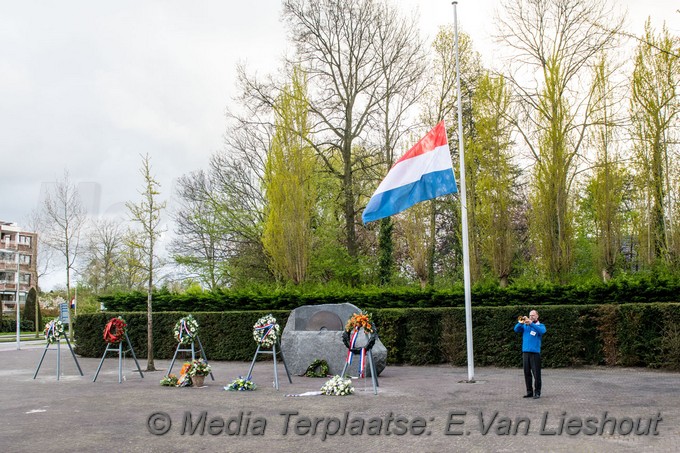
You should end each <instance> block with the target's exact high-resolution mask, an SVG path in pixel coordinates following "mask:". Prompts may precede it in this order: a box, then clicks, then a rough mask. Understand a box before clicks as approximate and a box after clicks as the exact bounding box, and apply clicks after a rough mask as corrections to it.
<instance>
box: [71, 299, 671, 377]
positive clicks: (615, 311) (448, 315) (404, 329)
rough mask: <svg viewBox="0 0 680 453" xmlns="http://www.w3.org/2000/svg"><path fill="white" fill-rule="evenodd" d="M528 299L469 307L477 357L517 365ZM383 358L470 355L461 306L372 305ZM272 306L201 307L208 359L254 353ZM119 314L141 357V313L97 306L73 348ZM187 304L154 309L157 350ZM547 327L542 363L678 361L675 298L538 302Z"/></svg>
mask: <svg viewBox="0 0 680 453" xmlns="http://www.w3.org/2000/svg"><path fill="white" fill-rule="evenodd" d="M530 308H532V307H529V306H526V305H522V306H519V305H518V306H509V307H475V308H473V314H472V325H473V345H474V354H475V364H476V365H479V366H501V367H518V366H521V354H520V351H521V337H520V335H519V334H516V333H515V332H514V331H513V326H514V324H515V322H516V319H517V316H518V315H519V314H526V313H528V311H529V310H530ZM371 312H372V313H373V316H374V318H375V323H376V325H377V326H378V329H379V334H380V339H381V341H382V342H383V343H384V344H385V346H386V347H387V350H388V363H390V364H412V365H427V364H439V363H451V364H453V365H457V366H464V365H465V364H466V363H467V352H466V351H467V349H466V342H465V341H466V333H465V311H464V309H463V308H457V307H452V308H424V309H423V308H411V309H406V308H399V309H394V308H390V309H376V310H371ZM267 313H272V314H273V315H274V316H275V317H276V318H277V320H278V321H279V323H280V324H281V327H282V329H283V327H284V326H285V323H286V320H287V318H288V314H289V311H285V310H278V311H271V312H250V311H248V312H199V313H194V316H195V317H196V319H197V320H198V322H199V325H200V338H201V342H202V343H203V345H204V347H205V348H206V354H207V357H208V358H209V359H210V360H243V361H247V360H250V359H252V357H253V354H254V352H255V349H256V346H255V342H254V341H253V339H252V335H251V332H252V326H253V324H254V323H255V321H257V319H258V318H259V317H261V316H263V315H265V314H267ZM118 314H121V315H122V316H123V317H124V318H125V320H126V321H127V322H128V325H129V336H130V339H131V341H132V343H133V346H134V348H135V351H136V353H137V355H138V356H139V357H145V356H146V313H139V312H137V313H110V312H109V313H98V314H83V315H79V316H78V317H77V318H76V320H75V334H76V344H77V346H76V352H77V353H78V354H81V355H83V356H86V357H100V356H101V355H102V354H103V353H104V349H105V344H104V341H103V339H102V332H103V329H104V326H105V324H106V322H107V321H108V320H109V319H110V318H111V317H112V316H117V315H118ZM186 314H187V313H186V312H163V313H155V314H154V353H155V357H156V358H158V359H170V358H172V355H173V353H174V351H175V348H176V346H177V342H176V341H175V339H174V337H173V327H174V325H175V323H176V322H177V321H178V320H179V319H180V318H181V317H182V316H185V315H186ZM540 317H541V321H542V322H544V323H545V325H546V327H547V329H548V332H547V334H546V336H545V338H544V341H543V354H542V355H543V364H544V365H545V366H546V367H564V366H579V365H623V366H647V367H653V368H659V367H665V368H672V369H680V304H677V303H648V304H622V305H564V306H549V307H541V308H540Z"/></svg>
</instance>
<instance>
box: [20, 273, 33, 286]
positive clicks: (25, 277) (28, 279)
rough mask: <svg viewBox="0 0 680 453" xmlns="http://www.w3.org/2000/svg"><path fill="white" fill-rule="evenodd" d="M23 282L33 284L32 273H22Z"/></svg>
mask: <svg viewBox="0 0 680 453" xmlns="http://www.w3.org/2000/svg"><path fill="white" fill-rule="evenodd" d="M21 283H24V284H26V285H30V284H31V274H21Z"/></svg>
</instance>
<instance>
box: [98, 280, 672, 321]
mask: <svg viewBox="0 0 680 453" xmlns="http://www.w3.org/2000/svg"><path fill="white" fill-rule="evenodd" d="M678 294H680V279H677V278H672V277H664V276H653V277H647V278H641V277H640V278H635V279H633V278H628V279H625V278H622V279H620V280H612V281H610V282H609V283H592V284H587V285H554V284H548V283H538V284H536V285H533V286H509V287H507V288H500V287H498V286H490V285H487V286H476V287H473V288H472V300H473V301H474V303H475V306H480V307H502V306H517V305H523V304H526V303H528V301H531V303H532V304H534V305H537V306H546V305H548V306H554V305H594V304H606V303H613V304H625V303H650V302H678ZM98 300H99V302H100V303H102V304H104V306H105V307H106V308H107V309H108V310H111V311H126V312H129V311H146V308H147V295H146V293H142V292H131V293H116V294H109V295H101V296H98ZM343 302H349V303H351V304H354V305H356V306H357V307H362V308H369V309H382V308H434V307H463V306H464V291H463V287H462V286H461V287H453V288H450V289H445V290H444V289H440V290H433V289H431V288H428V289H424V290H421V289H419V288H406V289H404V288H402V289H382V288H368V289H351V290H349V289H348V290H342V291H338V290H335V289H332V290H327V291H326V292H323V290H317V291H310V292H302V291H301V290H298V289H294V288H293V289H279V290H263V291H261V292H256V291H231V290H221V289H218V290H215V291H212V292H210V291H206V292H200V291H189V292H185V293H171V292H169V291H167V290H159V291H156V292H155V293H154V294H153V310H154V312H161V311H195V312H199V311H200V312H209V311H233V310H238V311H244V310H256V311H262V310H267V311H269V310H292V309H294V308H297V307H299V306H302V305H318V304H337V303H343Z"/></svg>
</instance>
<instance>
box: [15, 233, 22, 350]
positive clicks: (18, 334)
mask: <svg viewBox="0 0 680 453" xmlns="http://www.w3.org/2000/svg"><path fill="white" fill-rule="evenodd" d="M16 246H17V287H16V290H17V294H16V299H15V302H16V305H17V350H19V349H21V321H20V319H19V282H20V281H21V278H20V277H19V270H20V267H19V265H20V263H21V261H20V259H19V233H17V243H16Z"/></svg>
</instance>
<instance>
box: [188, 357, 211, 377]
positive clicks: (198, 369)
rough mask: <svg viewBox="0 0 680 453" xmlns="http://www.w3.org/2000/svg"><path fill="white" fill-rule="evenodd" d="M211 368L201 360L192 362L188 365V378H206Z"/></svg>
mask: <svg viewBox="0 0 680 453" xmlns="http://www.w3.org/2000/svg"><path fill="white" fill-rule="evenodd" d="M210 371H211V368H210V365H209V364H208V363H206V362H205V361H204V360H203V359H198V360H192V361H191V363H189V368H188V371H187V372H188V373H189V376H192V377H193V376H207V375H209V374H210Z"/></svg>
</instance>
